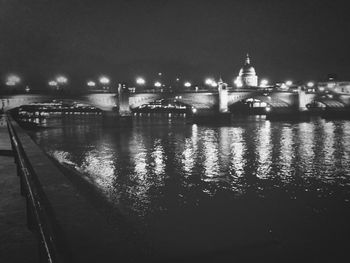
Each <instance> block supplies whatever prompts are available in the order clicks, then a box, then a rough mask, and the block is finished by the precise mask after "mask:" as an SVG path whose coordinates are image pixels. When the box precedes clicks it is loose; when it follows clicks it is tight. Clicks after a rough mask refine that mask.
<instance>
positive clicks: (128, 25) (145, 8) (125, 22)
mask: <svg viewBox="0 0 350 263" xmlns="http://www.w3.org/2000/svg"><path fill="white" fill-rule="evenodd" d="M349 34H350V17H349V13H348V7H347V5H346V1H335V0H332V1H330V0H327V1H322V0H317V1H316V0H304V1H296V0H294V1H287V0H286V1H284V0H276V1H272V0H270V1H268V0H260V1H249V0H244V1H239V0H238V1H233V0H230V1H224V0H213V1H211V0H202V1H196V0H187V1H184V0H176V1H175V0H173V1H170V0H143V1H138V0H119V1H118V0H113V1H112V0H111V1H108V0H94V1H92V0H56V1H54V0H0V36H1V38H0V74H1V75H2V76H5V75H6V74H8V73H9V72H18V73H20V74H21V75H22V76H23V78H24V79H25V80H26V81H29V82H30V81H33V80H37V81H38V80H40V81H43V82H47V80H48V79H49V78H51V77H52V76H54V75H55V74H57V73H64V74H67V75H68V76H69V78H70V79H71V80H73V81H75V82H76V83H78V82H79V81H80V82H82V81H83V80H85V79H86V78H88V77H89V78H94V77H97V76H98V75H99V74H101V73H105V74H108V75H109V76H111V77H112V78H113V80H114V81H121V80H131V79H133V78H134V76H136V75H139V74H141V75H143V76H144V77H145V78H147V79H148V80H151V79H152V80H153V79H154V77H155V75H156V73H157V72H162V73H163V75H164V78H171V79H174V78H175V77H176V75H179V76H180V77H181V78H182V79H188V80H191V81H194V82H195V81H200V80H203V79H204V78H205V77H207V76H218V75H220V74H221V75H222V76H223V78H224V79H225V81H227V82H229V83H232V79H233V78H234V76H236V75H237V73H238V71H239V68H240V67H241V65H242V63H243V60H244V57H245V53H247V52H249V54H250V55H251V58H252V63H253V64H254V66H255V68H256V71H257V73H258V75H259V77H267V78H269V79H271V80H274V81H279V80H285V79H286V78H291V79H293V80H309V79H314V80H317V79H322V78H324V77H325V76H326V75H327V73H336V74H337V75H338V76H339V78H340V79H345V80H350V36H349ZM84 82H85V81H84Z"/></svg>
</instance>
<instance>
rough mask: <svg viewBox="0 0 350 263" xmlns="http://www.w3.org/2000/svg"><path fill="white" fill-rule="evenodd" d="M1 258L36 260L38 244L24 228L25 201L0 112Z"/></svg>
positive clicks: (27, 262)
mask: <svg viewBox="0 0 350 263" xmlns="http://www.w3.org/2000/svg"><path fill="white" fill-rule="evenodd" d="M0 262H4V263H17V262H18V263H19V262H23V263H24V262H25V263H30V262H37V244H36V240H35V236H34V235H33V234H32V233H31V232H30V231H29V230H28V229H27V225H26V203H25V199H24V198H23V197H22V196H21V194H20V181H19V177H18V176H17V171H16V165H15V163H14V157H13V153H12V151H11V143H10V138H9V135H8V131H7V128H6V120H5V118H4V116H0Z"/></svg>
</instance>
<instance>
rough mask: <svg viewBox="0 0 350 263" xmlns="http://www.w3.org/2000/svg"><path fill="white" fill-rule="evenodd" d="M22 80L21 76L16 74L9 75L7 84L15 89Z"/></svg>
mask: <svg viewBox="0 0 350 263" xmlns="http://www.w3.org/2000/svg"><path fill="white" fill-rule="evenodd" d="M20 82H21V78H20V77H19V76H17V75H15V74H11V75H9V76H7V79H6V86H8V87H12V88H14V89H15V87H16V86H17V85H18V84H19V83H20Z"/></svg>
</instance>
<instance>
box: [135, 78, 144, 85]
mask: <svg viewBox="0 0 350 263" xmlns="http://www.w3.org/2000/svg"><path fill="white" fill-rule="evenodd" d="M136 83H137V84H138V85H145V84H146V80H145V79H144V78H141V77H139V78H137V79H136Z"/></svg>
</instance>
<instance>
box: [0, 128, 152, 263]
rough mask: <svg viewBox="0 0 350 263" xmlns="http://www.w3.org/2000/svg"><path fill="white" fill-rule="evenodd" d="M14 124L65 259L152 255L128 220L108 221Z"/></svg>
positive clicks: (122, 259)
mask: <svg viewBox="0 0 350 263" xmlns="http://www.w3.org/2000/svg"><path fill="white" fill-rule="evenodd" d="M12 124H13V127H14V129H15V131H16V133H17V136H18V139H19V141H20V142H21V144H22V146H23V150H24V152H25V154H26V156H27V159H28V160H29V162H30V165H31V167H30V170H31V171H32V173H33V174H34V176H35V181H36V182H37V186H38V188H39V192H40V193H41V196H42V197H43V200H44V204H45V209H47V211H48V215H49V220H50V221H51V222H52V225H53V229H54V233H55V234H56V236H57V237H58V238H57V246H58V248H59V251H60V252H61V253H62V254H63V258H65V259H66V261H67V262H115V261H120V262H139V261H140V260H141V259H142V258H143V259H144V257H145V255H146V254H147V253H148V252H147V251H146V252H145V251H144V247H142V245H141V244H140V241H139V240H138V238H137V234H136V233H135V232H133V230H132V227H128V226H126V223H125V222H124V219H122V218H114V217H112V216H111V217H106V214H104V213H101V211H100V209H97V208H96V207H94V205H93V204H92V203H91V202H89V199H88V198H86V197H85V196H84V195H83V194H81V192H82V191H79V189H78V188H77V187H79V186H76V185H74V184H73V183H72V182H71V180H69V179H68V178H67V177H66V176H65V175H64V174H63V173H62V172H61V171H60V169H59V168H58V167H57V166H56V165H55V164H54V163H53V162H52V161H51V160H50V159H49V158H48V157H47V155H46V154H45V153H44V152H43V151H42V150H41V149H40V148H39V147H38V146H37V145H36V144H35V143H34V142H33V141H32V139H31V138H30V137H29V136H28V134H27V133H26V132H25V131H24V130H23V129H22V128H21V127H19V126H18V125H17V124H16V123H15V122H12ZM12 162H13V160H12ZM14 168H15V167H14ZM18 187H19V184H18ZM18 193H19V190H18ZM23 211H25V209H24V208H23ZM24 218H25V217H24ZM24 218H23V220H24ZM141 251H142V252H141ZM1 262H3V261H1ZM26 262H27V261H26Z"/></svg>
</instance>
